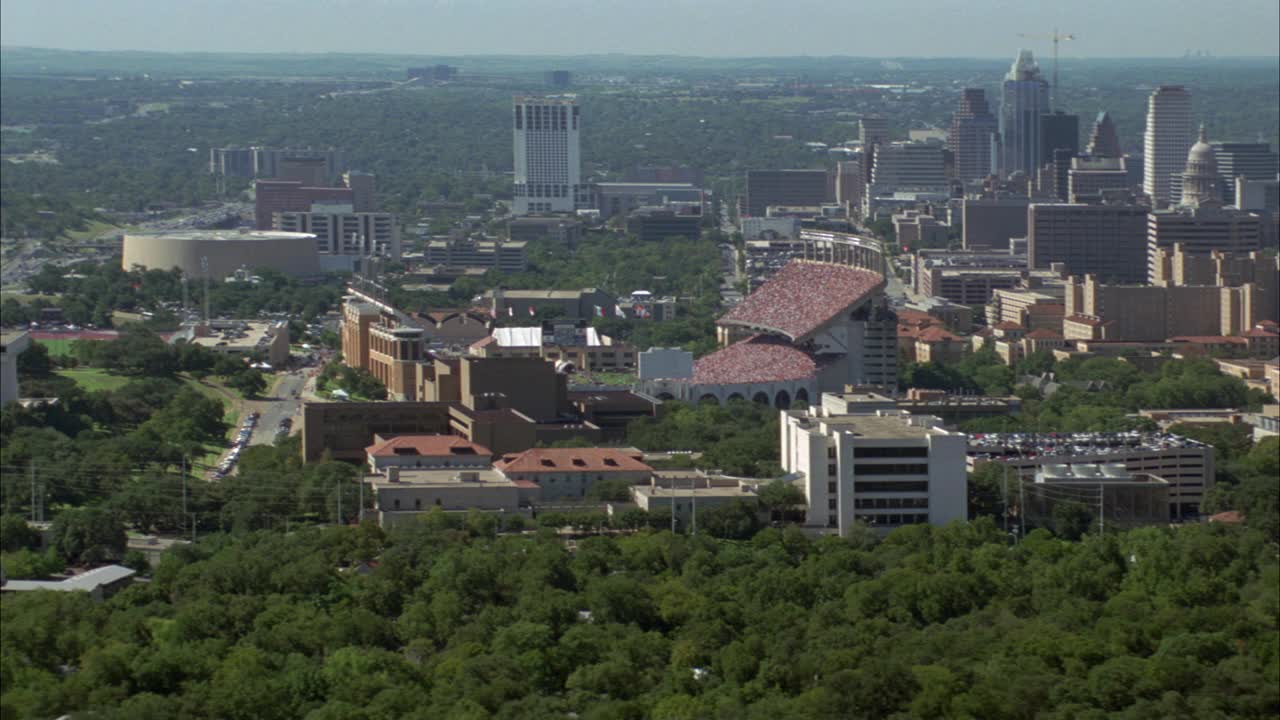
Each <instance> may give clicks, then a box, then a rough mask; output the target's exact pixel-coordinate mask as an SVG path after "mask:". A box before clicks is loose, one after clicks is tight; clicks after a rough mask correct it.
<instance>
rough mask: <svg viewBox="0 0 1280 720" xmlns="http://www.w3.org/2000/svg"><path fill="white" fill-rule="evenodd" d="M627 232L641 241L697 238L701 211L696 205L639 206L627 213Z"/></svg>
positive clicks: (700, 224) (699, 232)
mask: <svg viewBox="0 0 1280 720" xmlns="http://www.w3.org/2000/svg"><path fill="white" fill-rule="evenodd" d="M627 232H628V233H630V234H631V235H634V236H635V237H636V239H638V240H640V241H642V242H658V241H661V240H667V239H669V238H673V237H678V238H685V239H686V240H697V239H698V238H699V237H701V235H702V213H701V207H700V206H698V205H693V206H689V205H683V206H680V205H671V206H657V207H640V208H636V209H635V210H632V211H631V213H630V214H628V215H627Z"/></svg>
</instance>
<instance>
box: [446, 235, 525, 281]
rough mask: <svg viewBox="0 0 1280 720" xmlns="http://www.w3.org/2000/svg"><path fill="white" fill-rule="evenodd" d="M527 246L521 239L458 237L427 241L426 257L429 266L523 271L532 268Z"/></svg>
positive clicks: (512, 271)
mask: <svg viewBox="0 0 1280 720" xmlns="http://www.w3.org/2000/svg"><path fill="white" fill-rule="evenodd" d="M527 245H528V244H527V243H525V242H523V241H520V240H512V241H505V242H504V241H502V240H487V239H486V240H477V239H474V238H469V237H465V236H458V237H451V238H448V239H441V240H432V241H431V242H429V243H427V246H426V249H425V252H424V255H423V259H424V260H425V262H426V263H427V264H428V265H444V266H446V267H464V268H470V267H474V268H486V269H495V270H499V271H501V272H506V273H519V272H524V271H525V270H527V269H528V268H529V253H528V250H527Z"/></svg>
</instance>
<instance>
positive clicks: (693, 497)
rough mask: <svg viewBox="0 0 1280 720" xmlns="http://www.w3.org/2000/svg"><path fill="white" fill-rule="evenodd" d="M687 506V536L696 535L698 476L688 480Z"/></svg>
mask: <svg viewBox="0 0 1280 720" xmlns="http://www.w3.org/2000/svg"><path fill="white" fill-rule="evenodd" d="M689 506H690V521H689V534H690V535H697V534H698V476H697V475H694V476H693V477H692V478H690V479H689Z"/></svg>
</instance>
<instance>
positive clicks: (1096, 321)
mask: <svg viewBox="0 0 1280 720" xmlns="http://www.w3.org/2000/svg"><path fill="white" fill-rule="evenodd" d="M1065 322H1073V323H1079V324H1081V325H1088V326H1090V327H1099V326H1101V325H1104V324H1105V323H1103V322H1102V320H1101V319H1100V318H1096V317H1093V316H1091V315H1081V314H1080V313H1076V314H1074V315H1068V316H1067V317H1066V318H1065Z"/></svg>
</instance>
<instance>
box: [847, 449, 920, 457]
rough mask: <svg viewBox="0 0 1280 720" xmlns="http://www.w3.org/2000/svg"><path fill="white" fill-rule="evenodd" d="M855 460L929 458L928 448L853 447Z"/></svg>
mask: <svg viewBox="0 0 1280 720" xmlns="http://www.w3.org/2000/svg"><path fill="white" fill-rule="evenodd" d="M853 456H854V457H855V458H900V457H912V458H914V457H929V448H928V447H855V448H854V449H853Z"/></svg>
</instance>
